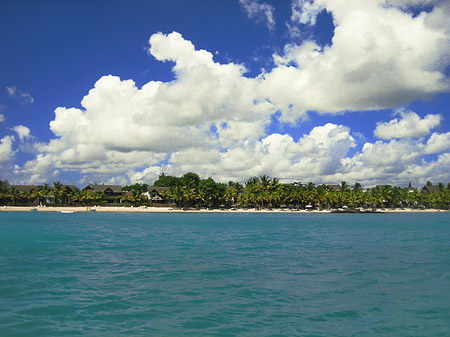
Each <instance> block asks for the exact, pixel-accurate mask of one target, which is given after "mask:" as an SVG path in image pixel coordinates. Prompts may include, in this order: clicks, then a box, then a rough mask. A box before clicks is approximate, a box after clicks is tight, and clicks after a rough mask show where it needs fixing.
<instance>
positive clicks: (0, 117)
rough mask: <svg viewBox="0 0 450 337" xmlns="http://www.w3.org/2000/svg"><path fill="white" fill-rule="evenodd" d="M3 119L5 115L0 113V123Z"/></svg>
mask: <svg viewBox="0 0 450 337" xmlns="http://www.w3.org/2000/svg"><path fill="white" fill-rule="evenodd" d="M4 121H5V116H4V115H2V114H0V123H1V122H4Z"/></svg>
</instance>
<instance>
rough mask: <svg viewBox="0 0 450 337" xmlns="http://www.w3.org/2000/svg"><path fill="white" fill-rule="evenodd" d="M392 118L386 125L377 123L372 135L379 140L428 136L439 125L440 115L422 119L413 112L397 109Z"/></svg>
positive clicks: (427, 116) (430, 115) (431, 115)
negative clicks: (396, 115) (396, 116)
mask: <svg viewBox="0 0 450 337" xmlns="http://www.w3.org/2000/svg"><path fill="white" fill-rule="evenodd" d="M396 114H398V115H400V117H401V118H400V119H398V118H394V119H393V120H391V121H389V122H387V123H377V127H376V129H375V131H374V135H375V136H376V137H378V138H381V139H392V138H413V137H422V136H426V135H429V134H430V133H431V130H432V129H434V128H435V127H437V126H439V125H440V124H441V120H442V116H441V115H433V114H429V115H426V116H425V117H424V118H423V119H421V118H420V116H419V115H418V114H416V113H415V112H413V111H407V110H405V109H399V110H397V111H396Z"/></svg>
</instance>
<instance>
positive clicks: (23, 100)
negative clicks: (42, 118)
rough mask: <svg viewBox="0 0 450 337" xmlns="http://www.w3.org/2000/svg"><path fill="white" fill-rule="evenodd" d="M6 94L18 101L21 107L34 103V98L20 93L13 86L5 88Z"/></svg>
mask: <svg viewBox="0 0 450 337" xmlns="http://www.w3.org/2000/svg"><path fill="white" fill-rule="evenodd" d="M6 92H7V93H8V96H9V97H11V98H14V99H16V100H18V101H19V103H20V104H22V105H25V104H32V103H34V98H33V97H31V95H30V94H28V93H24V92H22V91H20V90H19V89H17V88H16V87H15V86H11V87H6Z"/></svg>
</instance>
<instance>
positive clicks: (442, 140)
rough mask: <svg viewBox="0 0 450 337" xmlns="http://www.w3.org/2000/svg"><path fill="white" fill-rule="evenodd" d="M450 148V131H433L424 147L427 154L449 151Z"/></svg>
mask: <svg viewBox="0 0 450 337" xmlns="http://www.w3.org/2000/svg"><path fill="white" fill-rule="evenodd" d="M449 149H450V132H447V133H436V132H435V133H433V134H432V135H431V136H430V138H429V139H428V141H427V144H426V147H425V149H424V153H425V154H435V153H442V152H444V151H448V150H449Z"/></svg>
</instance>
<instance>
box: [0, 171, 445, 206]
mask: <svg viewBox="0 0 450 337" xmlns="http://www.w3.org/2000/svg"><path fill="white" fill-rule="evenodd" d="M153 186H159V187H165V189H163V190H162V191H161V195H162V197H163V198H164V199H165V204H168V203H173V204H175V205H176V206H177V207H179V208H188V207H208V208H223V207H238V206H239V207H255V208H278V207H290V208H303V209H304V208H314V209H328V208H339V207H342V206H344V205H345V206H348V207H350V208H358V207H388V208H394V207H412V208H442V209H449V205H450V184H447V185H444V184H442V183H439V184H438V185H436V186H433V184H432V183H431V182H427V184H426V186H427V187H433V188H434V189H433V190H431V191H428V190H427V189H425V188H422V189H421V190H419V189H414V188H412V187H411V185H410V186H409V187H406V188H402V187H395V186H391V185H382V186H377V187H374V188H369V189H363V187H362V186H361V184H359V183H355V184H354V185H353V186H350V184H348V183H347V182H342V183H341V184H340V185H339V186H337V185H334V186H327V185H315V184H314V183H312V182H310V183H307V184H302V183H300V182H298V183H293V184H281V183H280V181H279V180H278V179H277V178H270V177H268V176H265V175H263V176H261V177H251V178H250V179H248V181H247V182H246V183H245V187H244V185H242V184H241V183H239V182H233V181H230V182H229V183H228V185H225V184H223V183H220V182H215V181H214V179H213V178H211V177H209V178H207V179H200V177H199V176H198V175H197V174H196V173H193V172H188V173H186V174H184V175H183V176H181V177H174V176H167V175H164V174H161V175H160V176H159V178H158V179H157V180H156V181H155V182H154V184H153ZM147 189H148V185H147V184H134V185H129V186H124V187H123V188H122V190H123V191H124V192H123V195H122V196H121V197H119V198H118V199H117V200H118V201H117V202H121V203H123V204H125V205H152V201H151V200H149V198H148V194H145V193H146V192H147ZM125 192H126V193H125ZM106 202H108V198H107V196H105V195H103V194H102V193H99V192H92V191H86V190H79V189H77V188H75V189H71V190H70V191H69V189H68V187H67V186H66V185H62V184H61V183H60V182H55V183H54V184H53V186H50V185H48V184H44V185H41V186H38V187H37V188H34V189H33V190H31V191H29V192H28V191H26V190H19V189H18V188H16V187H15V186H13V185H9V183H8V182H7V181H6V180H0V204H1V205H33V204H34V205H36V204H54V205H99V204H103V203H106Z"/></svg>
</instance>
